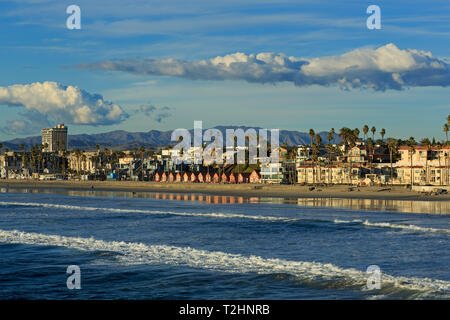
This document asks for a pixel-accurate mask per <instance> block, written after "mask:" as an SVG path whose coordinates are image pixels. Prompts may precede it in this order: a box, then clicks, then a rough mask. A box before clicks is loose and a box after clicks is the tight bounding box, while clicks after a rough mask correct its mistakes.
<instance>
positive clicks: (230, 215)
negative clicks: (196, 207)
mask: <svg viewBox="0 0 450 320" xmlns="http://www.w3.org/2000/svg"><path fill="white" fill-rule="evenodd" d="M0 205H5V206H25V207H45V208H55V209H62V210H80V211H103V212H111V213H142V214H156V215H177V216H192V217H212V218H223V219H229V218H239V219H252V220H264V221H297V220H300V219H299V218H285V217H273V216H261V215H257V216H255V215H246V214H236V213H194V212H173V211H159V210H140V209H116V208H97V207H84V206H71V205H63V204H53V203H37V202H9V201H0Z"/></svg>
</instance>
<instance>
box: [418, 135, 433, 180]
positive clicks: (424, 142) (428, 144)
mask: <svg viewBox="0 0 450 320" xmlns="http://www.w3.org/2000/svg"><path fill="white" fill-rule="evenodd" d="M420 144H421V145H422V146H424V147H426V150H425V183H429V181H428V180H429V179H428V158H429V157H428V153H429V152H430V149H431V141H430V139H428V138H425V139H422V141H420Z"/></svg>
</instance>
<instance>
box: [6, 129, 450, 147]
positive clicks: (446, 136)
mask: <svg viewBox="0 0 450 320" xmlns="http://www.w3.org/2000/svg"><path fill="white" fill-rule="evenodd" d="M449 128H450V125H449V124H448V123H446V124H444V132H445V138H446V139H445V141H446V144H448V131H449ZM0 149H1V148H0Z"/></svg>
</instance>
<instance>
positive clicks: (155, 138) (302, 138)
mask: <svg viewBox="0 0 450 320" xmlns="http://www.w3.org/2000/svg"><path fill="white" fill-rule="evenodd" d="M214 128H215V129H219V130H220V131H221V132H222V135H223V137H224V140H225V130H226V129H238V128H241V129H244V130H247V129H249V128H250V127H245V126H216V127H214ZM252 128H254V129H257V130H258V129H261V128H257V127H252ZM172 131H173V130H170V131H159V130H150V131H148V132H128V131H124V130H116V131H110V132H106V133H96V134H75V135H69V150H76V149H79V150H85V151H89V150H95V147H96V145H99V146H100V148H105V147H106V148H109V149H111V150H130V149H132V148H134V147H137V148H139V147H141V146H144V147H145V148H155V147H162V146H167V145H169V144H172V145H174V144H175V142H173V141H171V140H170V137H171V134H172ZM190 131H191V133H192V132H193V130H190ZM318 134H319V135H320V136H321V138H322V141H323V142H324V143H326V142H327V132H326V131H323V132H318ZM310 141H311V138H310V136H309V134H308V133H306V132H300V131H291V130H280V145H282V144H283V143H285V144H287V145H288V146H294V145H302V144H309V143H310ZM340 141H341V139H340V137H339V136H338V135H335V140H334V143H339V142H340ZM21 144H23V145H24V146H25V149H26V150H30V149H31V147H32V146H33V145H39V144H41V136H33V137H27V138H17V139H13V140H9V141H5V142H3V149H6V148H8V149H9V150H10V151H14V150H16V151H18V150H19V149H20V145H21Z"/></svg>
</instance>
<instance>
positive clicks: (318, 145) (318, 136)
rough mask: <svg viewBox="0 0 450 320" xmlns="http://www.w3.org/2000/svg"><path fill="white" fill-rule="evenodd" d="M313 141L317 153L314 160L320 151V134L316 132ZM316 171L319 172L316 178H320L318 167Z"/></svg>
mask: <svg viewBox="0 0 450 320" xmlns="http://www.w3.org/2000/svg"><path fill="white" fill-rule="evenodd" d="M314 142H315V147H316V152H317V155H316V161H317V160H318V159H317V157H318V155H319V153H320V147H321V146H322V137H321V136H320V135H318V134H316V136H315V137H314ZM318 172H319V174H318V178H320V168H319V171H318ZM320 180H322V179H320Z"/></svg>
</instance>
